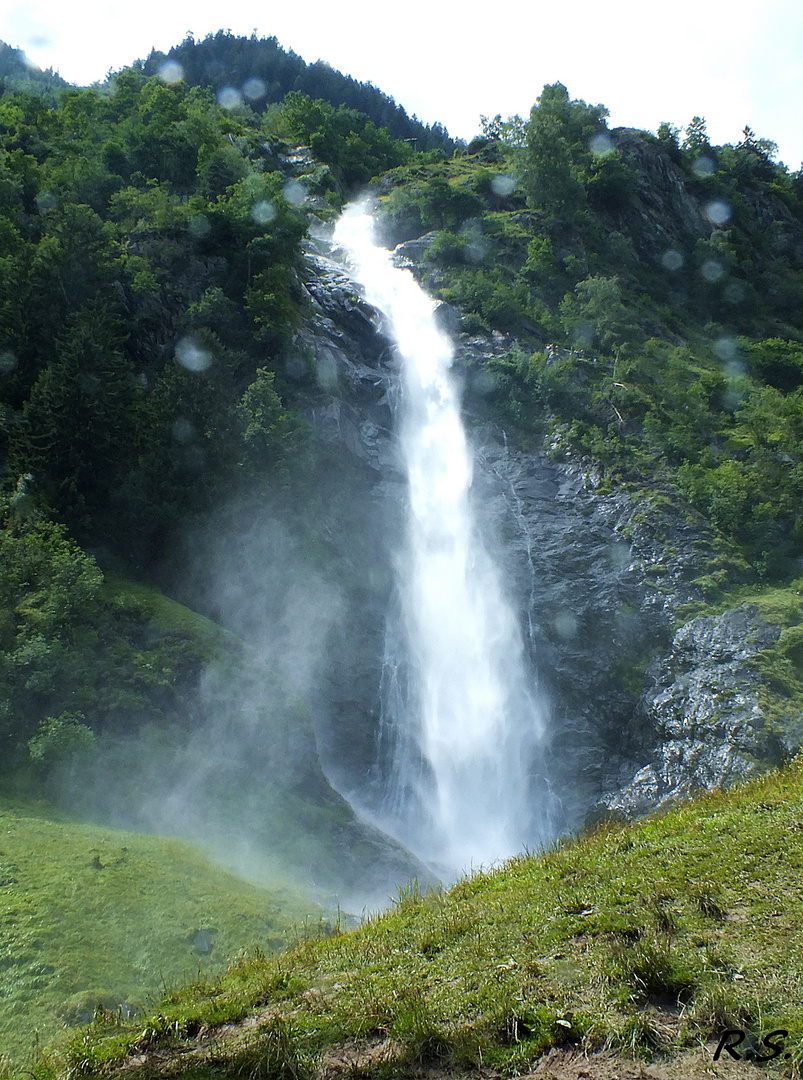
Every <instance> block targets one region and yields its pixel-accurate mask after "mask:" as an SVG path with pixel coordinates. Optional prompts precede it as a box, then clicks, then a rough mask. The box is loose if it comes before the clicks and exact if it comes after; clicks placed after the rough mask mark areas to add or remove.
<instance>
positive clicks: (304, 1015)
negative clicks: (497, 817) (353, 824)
mask: <svg viewBox="0 0 803 1080" xmlns="http://www.w3.org/2000/svg"><path fill="white" fill-rule="evenodd" d="M801 826H803V765H801V763H800V762H798V763H795V764H794V765H793V766H792V767H790V768H789V769H788V770H786V771H784V772H780V773H774V774H772V775H770V776H767V777H765V778H764V779H762V780H761V781H758V782H755V783H753V784H751V785H749V786H747V787H744V788H740V789H734V790H731V791H730V792H728V793H727V794H723V793H712V794H708V795H706V796H704V797H702V798H701V799H699V800H698V801H694V802H689V803H684V804H682V805H680V806H678V807H676V808H675V809H673V810H671V811H669V812H668V813H666V814H664V815H663V816H659V817H655V818H651V819H648V820H645V821H642V822H640V823H638V824H635V825H630V826H626V827H621V826H613V827H606V828H604V829H602V830H599V831H597V832H593V833H591V834H588V835H586V836H582V837H580V838H578V839H576V840H571V841H567V842H565V843H563V844H561V845H560V846H559V847H557V848H555V849H554V850H552V851H550V852H548V853H546V854H544V855H540V856H523V857H521V858H518V859H515V860H512V861H511V862H510V863H508V864H507V865H506V866H505V867H503V868H501V869H500V870H497V871H495V872H490V873H480V874H478V875H476V876H474V877H472V878H469V879H467V880H465V881H463V882H460V883H458V884H457V885H455V886H454V887H453V888H452V889H451V890H450V891H449V892H447V893H440V892H437V893H430V894H426V895H421V894H419V893H418V892H417V891H416V890H411V891H409V892H407V893H406V894H403V895H401V896H400V899H399V902H398V903H397V905H396V907H395V909H394V910H393V911H391V912H389V913H387V914H384V915H381V916H379V917H377V918H374V919H371V920H369V921H368V922H366V923H365V924H364V925H363V926H362V927H360V928H359V929H357V930H353V931H349V932H347V933H345V934H336V935H334V936H330V937H328V938H325V939H323V940H321V941H313V942H306V943H304V944H303V945H301V946H299V947H297V948H296V949H295V950H293V951H292V952H291V953H290V954H288V955H286V956H284V957H282V958H281V959H280V960H279V961H278V962H275V961H272V960H258V961H254V962H243V963H240V964H238V965H237V967H236V968H235V969H233V970H232V971H231V972H230V973H229V974H228V975H227V976H224V977H223V978H222V979H220V980H216V981H213V982H210V983H208V984H206V985H205V986H202V985H200V984H196V985H195V986H194V987H192V988H191V989H188V990H187V991H185V992H184V993H183V994H174V995H171V997H170V999H169V1000H165V1001H164V1002H163V1003H162V1005H161V1006H160V1013H159V1017H158V1018H154V1019H151V1020H149V1021H147V1022H146V1023H145V1024H144V1025H143V1023H142V1021H139V1022H137V1023H136V1024H134V1023H131V1024H126V1023H122V1024H119V1025H112V1027H111V1028H109V1027H104V1026H100V1027H95V1029H94V1030H93V1031H92V1032H91V1034H90V1036H89V1037H88V1039H85V1040H82V1041H80V1042H78V1041H76V1042H75V1043H74V1044H73V1046H72V1049H71V1051H70V1053H69V1055H68V1058H67V1060H66V1061H65V1062H64V1063H63V1064H62V1065H60V1066H58V1070H61V1072H60V1074H62V1075H63V1074H65V1071H66V1070H69V1069H79V1070H81V1071H82V1072H83V1073H84V1074H85V1075H93V1076H101V1075H114V1074H116V1073H117V1072H118V1070H119V1069H120V1067H121V1066H124V1069H125V1073H126V1075H129V1076H130V1075H132V1074H136V1075H143V1076H144V1075H153V1074H154V1073H155V1074H156V1075H165V1074H168V1073H169V1074H170V1075H173V1076H175V1075H209V1074H210V1072H211V1071H213V1072H214V1073H215V1074H217V1075H221V1074H222V1075H239V1074H241V1073H242V1072H243V1070H248V1071H251V1070H252V1069H256V1068H259V1069H260V1070H261V1071H260V1075H265V1076H277V1077H278V1076H284V1075H294V1076H306V1075H311V1072H312V1070H313V1068H314V1067H315V1063H316V1062H318V1067H319V1068H320V1069H321V1070H322V1071H321V1072H318V1073H316V1075H324V1076H335V1075H340V1074H341V1073H342V1071H343V1070H347V1069H348V1068H349V1067H352V1068H353V1069H354V1070H356V1071H358V1073H359V1075H360V1076H363V1077H372V1076H383V1075H385V1076H386V1075H401V1076H408V1075H411V1074H413V1073H415V1074H416V1075H417V1074H418V1073H419V1071H421V1070H423V1071H424V1072H425V1071H426V1070H428V1069H434V1068H436V1067H437V1069H438V1070H442V1071H443V1073H444V1074H445V1075H455V1076H466V1075H469V1074H470V1075H471V1076H476V1075H479V1074H480V1065H482V1072H481V1075H483V1076H486V1077H493V1076H497V1075H500V1074H505V1075H510V1074H511V1073H515V1074H521V1073H525V1072H527V1070H528V1069H529V1068H531V1067H532V1066H533V1065H534V1064H535V1063H536V1062H538V1061H539V1059H541V1057H542V1055H544V1054H545V1053H547V1052H549V1051H550V1049H552V1048H555V1047H559V1048H565V1049H566V1050H573V1051H584V1052H586V1053H588V1054H591V1055H594V1054H595V1053H597V1052H599V1051H600V1050H601V1049H603V1048H605V1047H607V1048H609V1049H614V1050H616V1052H617V1053H618V1054H620V1055H623V1056H625V1057H626V1056H627V1055H629V1054H635V1055H637V1056H642V1057H645V1056H646V1057H650V1056H653V1055H658V1056H661V1055H666V1056H667V1057H668V1059H669V1060H668V1063H667V1064H666V1065H665V1067H664V1071H663V1072H662V1073H661V1075H663V1076H672V1077H681V1076H686V1077H687V1076H689V1075H692V1074H693V1073H696V1072H698V1071H699V1072H701V1073H702V1072H703V1071H704V1067H705V1066H706V1065H710V1064H711V1060H712V1057H713V1055H714V1053H715V1052H716V1048H717V1045H718V1043H719V1041H720V1039H721V1036H722V1033H723V1032H724V1031H725V1030H727V1029H732V1028H738V1029H741V1030H743V1031H744V1032H745V1033H746V1038H745V1040H743V1043H742V1046H741V1051H742V1052H743V1051H745V1050H750V1048H751V1047H752V1051H751V1052H752V1053H753V1054H755V1053H763V1054H765V1055H770V1056H778V1058H779V1060H778V1062H777V1065H778V1066H780V1068H781V1071H782V1074H783V1075H794V1074H795V1073H794V1070H795V1069H796V1068H797V1067H798V1065H799V1062H800V1060H801V1058H802V1057H803V988H801V984H800V978H799V964H798V958H799V950H800V949H801V947H803V937H802V936H801V935H802V934H803V931H801V926H803V919H802V918H801V917H802V916H803V907H802V906H801V905H802V904H803V901H802V900H801V897H800V890H799V888H798V885H799V875H800V872H801V869H803V827H801ZM143 1029H144V1031H145V1032H146V1033H147V1034H146V1035H143ZM779 1029H782V1031H783V1034H776V1035H775V1037H774V1040H773V1039H770V1041H769V1043H768V1042H766V1041H765V1042H764V1043H762V1044H759V1043H758V1042H757V1041H754V1040H758V1039H766V1037H767V1036H769V1035H770V1033H772V1032H773V1031H775V1032H778V1031H779ZM773 1042H774V1044H775V1047H776V1049H775V1050H773V1049H772V1046H773ZM778 1047H780V1050H778V1049H777V1048H778ZM737 1052H739V1051H737ZM550 1060H557V1059H550ZM593 1060H594V1059H593V1056H592V1059H591V1061H590V1062H589V1063H588V1065H587V1068H588V1073H587V1075H597V1073H596V1072H595V1071H594V1068H593ZM732 1061H735V1059H734V1058H733V1056H732V1055H728V1054H725V1056H724V1058H723V1062H722V1064H723V1066H727V1065H730V1064H731V1062H732ZM58 1070H57V1071H58ZM557 1075H560V1073H558V1074H557ZM611 1075H614V1073H611ZM615 1075H620V1074H619V1073H615ZM628 1075H629V1074H628ZM634 1075H635V1074H634ZM646 1075H651V1074H650V1073H647V1074H646Z"/></svg>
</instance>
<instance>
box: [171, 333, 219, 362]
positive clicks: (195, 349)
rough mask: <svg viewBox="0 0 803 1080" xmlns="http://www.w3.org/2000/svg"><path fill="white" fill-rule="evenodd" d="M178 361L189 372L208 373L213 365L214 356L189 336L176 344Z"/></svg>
mask: <svg viewBox="0 0 803 1080" xmlns="http://www.w3.org/2000/svg"><path fill="white" fill-rule="evenodd" d="M176 361H177V363H179V364H181V366H182V367H183V368H186V369H187V371H206V369H207V368H208V367H210V366H211V364H212V354H211V353H210V352H209V350H208V349H204V348H202V347H201V346H200V345H199V344H198V342H197V341H196V340H195V339H194V338H192V337H190V336H187V337H183V338H181V340H180V341H179V342H178V343H177V344H176Z"/></svg>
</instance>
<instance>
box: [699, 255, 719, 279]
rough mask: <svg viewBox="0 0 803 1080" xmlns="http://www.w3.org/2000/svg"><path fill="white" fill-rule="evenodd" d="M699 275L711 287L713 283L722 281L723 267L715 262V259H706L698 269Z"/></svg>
mask: <svg viewBox="0 0 803 1080" xmlns="http://www.w3.org/2000/svg"><path fill="white" fill-rule="evenodd" d="M700 273H701V274H702V275H703V277H704V278H705V280H706V281H708V282H710V284H712V285H713V284H714V283H715V282H717V281H720V280H721V279H722V277H723V276H724V274H725V267H724V266H723V265H722V263H721V262H717V260H716V259H706V260H705V262H704V263H703V265H702V266H701V267H700Z"/></svg>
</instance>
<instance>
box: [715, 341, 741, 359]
mask: <svg viewBox="0 0 803 1080" xmlns="http://www.w3.org/2000/svg"><path fill="white" fill-rule="evenodd" d="M738 347H739V346H738V342H737V341H736V338H732V337H721V338H717V340H716V341H715V342H714V352H715V353H716V355H717V356H718V357H719V358H720V360H735V359H736V353H737V350H738Z"/></svg>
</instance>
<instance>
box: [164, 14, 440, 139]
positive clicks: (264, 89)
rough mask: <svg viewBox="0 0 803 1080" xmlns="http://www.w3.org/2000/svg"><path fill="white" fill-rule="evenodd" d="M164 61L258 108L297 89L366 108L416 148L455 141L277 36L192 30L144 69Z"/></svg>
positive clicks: (222, 96)
mask: <svg viewBox="0 0 803 1080" xmlns="http://www.w3.org/2000/svg"><path fill="white" fill-rule="evenodd" d="M165 64H178V66H179V68H180V70H181V72H182V75H183V78H184V79H185V81H186V82H187V83H189V84H190V85H191V86H203V87H208V88H209V89H211V90H213V91H214V92H215V94H216V95H217V97H218V99H219V100H224V101H229V102H230V101H233V100H234V101H236V100H237V99H238V98H239V99H240V100H245V101H247V102H248V104H249V105H250V106H251V107H252V108H253V109H255V110H256V111H257V112H263V111H265V110H266V109H268V108H269V107H270V105H271V104H274V103H277V102H281V101H282V100H283V98H284V97H285V95H286V94H289V93H290V92H291V91H297V92H299V93H302V94H306V95H307V97H311V98H313V99H315V100H319V101H324V102H326V103H327V104H328V105H332V106H334V107H335V108H342V109H347V110H356V111H357V112H360V113H364V114H365V115H366V116H367V117H369V118H370V120H371V121H372V122H373V123H374V124H375V125H376V126H377V127H383V128H385V129H386V130H387V132H388V134H390V135H391V136H392V137H393V138H395V139H406V140H407V141H409V142H410V143H412V144H413V145H414V146H415V147H416V149H418V150H421V151H424V150H443V151H446V152H448V153H450V154H451V152H452V151H453V150H454V149H455V147H456V143H455V141H454V140H453V139H450V138H449V133H448V132H447V131H446V129H445V128H444V127H443V126H442V125H440V124H433V125H431V126H430V125H427V124H422V123H420V122H419V121H418V120H416V119H415V117H413V118H412V119H411V118H410V117H409V116H408V115H407V113H406V112H405V110H404V109H403V108H402V106H401V105H397V104H396V102H395V101H394V100H393V98H390V97H388V95H387V94H384V93H383V92H382V91H381V90H379V89H377V87H375V86H372V85H371V84H370V83H361V82H357V80H356V79H352V78H351V76H349V75H342V74H341V73H340V72H339V71H335V70H334V68H332V67H330V66H329V64H327V63H325V62H324V61H322V60H319V61H318V62H317V63H315V64H307V63H305V62H304V61H303V60H302V59H301V57H300V56H296V54H295V53H294V52H293V51H292V50H290V51H287V50H285V49H283V48H282V47H281V45H279V43H278V41H277V40H276V38H257V37H256V35H252V36H251V37H250V38H243V37H237V36H235V35H234V34H232V33H231V31H228V30H219V31H218V32H217V33H216V34H209V35H208V36H207V37H205V38H204V39H203V40H202V41H195V39H194V38H193V37H192V36H191V35H190V36H188V37H186V38H185V39H184V41H182V43H181V44H180V45H176V46H174V47H173V48H172V49H170V51H169V52H168V53H167V54H163V53H158V52H153V53H151V55H150V56H149V57H148V59H147V60H146V62H145V66H144V71H145V73H146V74H147V75H156V74H158V73H159V71H160V70H162V69H163V68H164V65H165Z"/></svg>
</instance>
